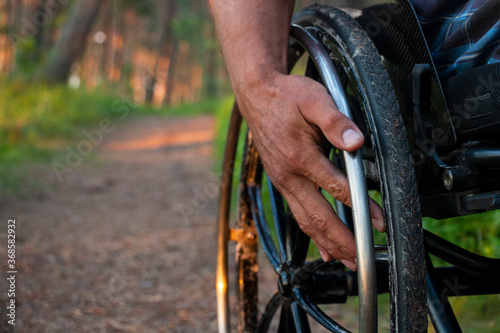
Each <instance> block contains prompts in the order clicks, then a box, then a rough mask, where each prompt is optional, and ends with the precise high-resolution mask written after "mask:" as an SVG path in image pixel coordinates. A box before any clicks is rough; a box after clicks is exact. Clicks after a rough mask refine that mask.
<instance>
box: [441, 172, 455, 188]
mask: <svg viewBox="0 0 500 333" xmlns="http://www.w3.org/2000/svg"><path fill="white" fill-rule="evenodd" d="M443 185H444V187H445V188H446V189H447V190H448V191H451V190H452V189H453V172H451V170H449V169H448V170H445V171H444V173H443Z"/></svg>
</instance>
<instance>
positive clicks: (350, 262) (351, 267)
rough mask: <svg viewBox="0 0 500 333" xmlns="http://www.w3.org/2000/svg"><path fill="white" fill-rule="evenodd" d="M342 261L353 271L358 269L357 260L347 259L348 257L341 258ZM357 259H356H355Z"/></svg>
mask: <svg viewBox="0 0 500 333" xmlns="http://www.w3.org/2000/svg"><path fill="white" fill-rule="evenodd" d="M339 260H340V262H341V263H343V264H344V265H345V266H346V267H347V268H349V269H350V270H351V271H355V270H356V269H357V266H358V265H356V263H355V262H353V261H350V260H347V259H339ZM354 260H356V259H354Z"/></svg>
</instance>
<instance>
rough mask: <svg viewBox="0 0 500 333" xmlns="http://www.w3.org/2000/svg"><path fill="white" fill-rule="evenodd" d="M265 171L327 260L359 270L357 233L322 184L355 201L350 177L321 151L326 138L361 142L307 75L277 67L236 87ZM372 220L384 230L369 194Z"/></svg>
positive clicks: (353, 144)
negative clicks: (330, 201)
mask: <svg viewBox="0 0 500 333" xmlns="http://www.w3.org/2000/svg"><path fill="white" fill-rule="evenodd" d="M235 93H236V97H237V100H238V104H239V107H240V110H241V112H242V115H243V117H244V118H245V120H246V122H247V124H248V126H249V128H250V130H251V132H252V136H253V140H254V142H255V145H256V147H257V149H258V151H259V154H260V156H261V159H262V162H263V164H264V167H265V169H266V173H267V175H268V176H269V178H270V179H271V181H272V183H273V184H274V186H275V187H276V188H277V189H278V191H280V193H281V194H282V195H283V197H284V198H285V199H286V200H287V203H288V205H289V207H290V208H291V210H292V212H293V214H294V216H295V219H296V221H297V223H298V225H299V227H300V228H301V229H302V231H304V233H306V234H307V235H309V236H310V237H311V239H312V240H313V242H314V243H315V244H316V246H317V247H318V249H319V251H320V253H321V257H322V258H323V260H324V261H329V260H331V258H332V257H334V258H336V259H339V260H340V261H341V262H342V263H344V264H345V265H346V266H347V267H348V268H350V269H352V270H356V266H357V265H356V247H355V243H354V236H353V234H352V233H351V231H350V230H349V229H348V228H347V227H346V226H345V225H344V223H343V222H342V221H341V220H340V218H339V217H338V216H337V215H336V214H335V211H334V210H333V208H332V206H331V205H330V203H329V202H328V201H327V200H326V198H325V197H324V196H323V195H322V194H321V189H324V190H325V191H327V192H328V193H330V194H331V195H332V196H333V197H334V198H335V199H336V200H339V201H340V202H342V203H344V204H346V205H347V206H351V198H350V192H349V186H348V182H347V177H346V176H345V174H344V173H343V172H342V171H341V170H340V169H338V168H337V167H336V166H335V165H334V164H333V163H332V162H331V161H330V160H328V158H326V157H325V155H324V152H323V148H322V146H323V144H322V138H323V137H325V138H326V139H327V140H328V141H329V142H330V143H331V144H333V145H334V146H335V147H337V148H339V149H342V150H346V151H354V150H356V149H358V148H360V147H361V146H362V144H363V140H364V138H363V135H362V134H361V132H360V130H359V129H358V127H357V126H356V125H355V124H354V123H353V122H352V121H351V120H350V119H349V118H347V117H346V116H344V115H343V114H342V113H341V112H340V111H338V110H337V108H336V106H335V104H334V102H333V100H332V98H331V97H330V95H329V94H328V92H327V91H326V89H325V88H324V87H323V86H322V85H321V84H319V83H318V82H316V81H314V80H312V79H309V78H307V77H303V76H294V75H285V74H281V73H278V72H275V73H272V74H270V75H268V76H267V77H266V78H265V79H258V80H257V79H256V80H252V81H249V82H247V83H246V84H245V85H242V86H240V87H239V89H235ZM370 213H371V216H372V223H373V225H374V226H375V228H377V230H379V231H380V232H384V231H385V226H384V222H383V215H382V209H381V208H380V206H378V204H377V203H376V202H375V201H373V200H371V199H370Z"/></svg>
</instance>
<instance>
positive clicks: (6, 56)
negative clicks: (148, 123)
mask: <svg viewBox="0 0 500 333" xmlns="http://www.w3.org/2000/svg"><path fill="white" fill-rule="evenodd" d="M0 86H1V89H0V104H1V105H2V106H1V109H0V163H2V165H3V168H2V171H1V172H0V187H1V188H2V191H3V192H6V191H7V192H14V193H16V194H20V193H21V192H23V191H25V192H26V191H29V190H30V186H29V184H26V180H25V179H24V178H26V177H24V176H23V172H24V170H23V169H25V167H26V162H29V164H30V165H33V164H34V163H38V162H43V161H45V162H47V161H51V160H54V158H55V157H54V156H55V155H57V154H58V152H57V151H58V150H59V151H60V150H62V149H64V147H65V145H66V144H67V143H68V142H69V141H70V140H72V139H73V140H74V139H75V137H77V136H78V135H80V136H81V133H80V132H81V129H82V128H85V126H87V127H88V126H93V125H94V124H97V123H98V122H99V121H100V120H101V119H103V118H104V117H108V118H112V117H116V116H118V115H119V113H120V110H123V109H124V108H126V109H127V114H128V113H130V114H141V113H147V114H151V113H153V114H173V115H195V114H214V113H215V111H216V110H218V109H220V104H221V102H223V101H227V96H229V93H230V83H229V80H228V75H227V73H226V71H225V69H224V66H223V61H222V56H221V53H220V50H219V48H218V44H217V41H216V37H215V32H214V27H213V24H212V20H211V16H210V11H209V8H208V2H207V1H195V0H169V1H162V0H119V1H113V0H0Z"/></svg>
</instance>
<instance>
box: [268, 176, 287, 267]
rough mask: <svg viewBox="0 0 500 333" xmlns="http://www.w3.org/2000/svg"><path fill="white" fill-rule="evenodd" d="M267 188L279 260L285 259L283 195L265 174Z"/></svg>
mask: <svg viewBox="0 0 500 333" xmlns="http://www.w3.org/2000/svg"><path fill="white" fill-rule="evenodd" d="M266 180H267V188H268V190H269V199H270V201H271V210H272V213H273V224H274V230H275V231H276V238H277V239H278V248H279V251H280V258H281V262H285V261H287V257H286V248H285V243H286V239H285V233H284V229H285V228H286V225H285V223H286V221H285V207H284V205H283V197H282V196H281V193H280V192H279V191H278V190H277V189H276V187H274V185H273V183H271V180H270V179H269V177H268V176H266Z"/></svg>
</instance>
